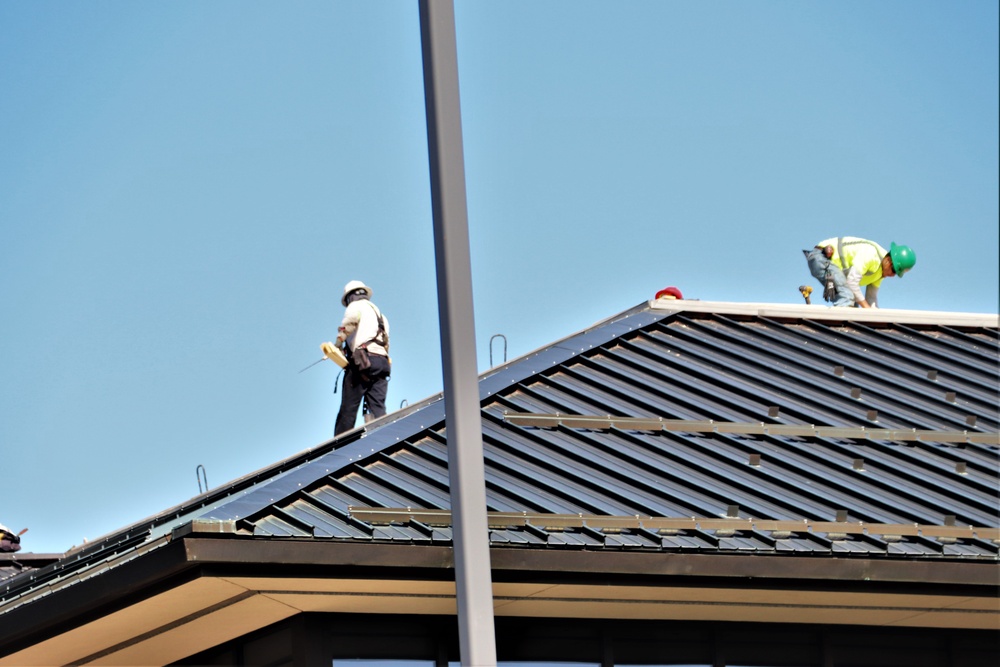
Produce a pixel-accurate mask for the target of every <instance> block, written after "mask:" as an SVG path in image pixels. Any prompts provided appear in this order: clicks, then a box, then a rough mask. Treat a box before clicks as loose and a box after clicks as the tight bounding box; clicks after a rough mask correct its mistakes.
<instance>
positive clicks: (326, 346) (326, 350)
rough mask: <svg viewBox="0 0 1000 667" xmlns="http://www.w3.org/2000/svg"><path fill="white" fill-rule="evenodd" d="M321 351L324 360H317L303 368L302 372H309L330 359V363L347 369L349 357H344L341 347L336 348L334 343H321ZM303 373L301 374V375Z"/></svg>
mask: <svg viewBox="0 0 1000 667" xmlns="http://www.w3.org/2000/svg"><path fill="white" fill-rule="evenodd" d="M319 349H320V350H322V351H323V358H322V359H317V360H316V361H314V362H312V363H311V364H309V365H308V366H306V367H305V368H303V369H302V371H307V370H309V369H310V368H312V367H313V366H315V365H316V364H318V363H319V362H321V361H325V360H326V359H329V360H330V361H332V362H333V363H335V364H337V365H338V366H340V367H341V368H347V357H345V356H344V353H343V352H342V351H341V350H340V348H339V347H334V345H333V343H321V344H320V346H319ZM302 371H299V372H300V373H301V372H302Z"/></svg>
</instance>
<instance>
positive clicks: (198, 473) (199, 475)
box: [194, 463, 208, 494]
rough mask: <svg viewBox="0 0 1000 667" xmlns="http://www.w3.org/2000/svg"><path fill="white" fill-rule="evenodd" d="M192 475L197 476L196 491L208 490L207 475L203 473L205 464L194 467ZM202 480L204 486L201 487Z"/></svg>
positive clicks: (203, 491)
mask: <svg viewBox="0 0 1000 667" xmlns="http://www.w3.org/2000/svg"><path fill="white" fill-rule="evenodd" d="M194 476H195V477H197V478H198V493H199V494H201V493H205V492H206V491H208V475H207V474H206V473H205V466H203V465H202V464H200V463H199V464H198V467H197V468H195V469H194ZM202 480H204V482H205V488H204V489H202V488H201V483H202Z"/></svg>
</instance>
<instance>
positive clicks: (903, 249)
mask: <svg viewBox="0 0 1000 667" xmlns="http://www.w3.org/2000/svg"><path fill="white" fill-rule="evenodd" d="M889 256H890V257H892V270H893V271H895V272H896V275H897V276H899V277H900V278H902V277H903V274H904V273H906V272H907V271H909V270H910V269H912V268H913V265H914V264H916V263H917V255H916V253H914V252H913V249H912V248H910V246H908V245H896V244H895V243H890V244H889Z"/></svg>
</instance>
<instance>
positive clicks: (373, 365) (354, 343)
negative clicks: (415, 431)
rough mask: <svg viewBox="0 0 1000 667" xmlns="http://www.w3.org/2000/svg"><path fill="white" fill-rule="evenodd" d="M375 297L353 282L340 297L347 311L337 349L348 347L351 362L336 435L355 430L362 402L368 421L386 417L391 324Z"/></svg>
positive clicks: (338, 416)
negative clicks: (376, 303) (377, 304)
mask: <svg viewBox="0 0 1000 667" xmlns="http://www.w3.org/2000/svg"><path fill="white" fill-rule="evenodd" d="M371 296H372V289H371V288H370V287H368V286H367V285H365V284H364V283H363V282H361V281H360V280H352V281H351V282H349V283H347V285H345V286H344V294H343V296H341V298H340V302H341V303H342V304H343V305H344V306H345V307H346V309H347V310H345V311H344V319H343V321H342V322H341V323H340V328H339V329H338V330H337V346H338V347H339V346H341V345H343V346H344V356H346V357H347V361H348V363H347V368H346V369H345V371H344V382H343V385H342V387H343V395H342V397H341V399H340V412H339V413H337V425H336V427H335V428H334V434H335V435H340V434H341V433H343V432H344V431H349V430H351V429H352V428H354V421H355V420H356V419H357V416H358V407H359V406H360V405H361V401H362V400H364V401H365V406H366V408H367V414H366V416H365V420H366V421H368V420H369V419H374V418H376V417H381V416H382V415H384V414H385V397H386V393H387V392H388V389H389V373H390V372H391V363H390V361H389V321H388V319H386V317H385V316H384V315H382V312H381V311H380V310H379V309H378V308H377V307H376V306H375V304H374V303H372V302H371ZM327 344H328V343H327Z"/></svg>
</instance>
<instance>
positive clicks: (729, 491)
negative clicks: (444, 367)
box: [0, 301, 1000, 600]
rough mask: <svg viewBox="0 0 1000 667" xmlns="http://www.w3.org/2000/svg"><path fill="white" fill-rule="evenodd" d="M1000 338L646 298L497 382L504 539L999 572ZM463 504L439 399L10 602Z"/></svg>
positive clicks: (495, 466)
mask: <svg viewBox="0 0 1000 667" xmlns="http://www.w3.org/2000/svg"><path fill="white" fill-rule="evenodd" d="M998 343H1000V335H998V326H997V317H996V316H993V315H988V316H980V315H964V314H948V313H926V312H914V311H890V310H881V311H876V312H868V311H865V312H861V311H858V310H856V309H831V308H824V307H819V306H813V307H806V306H799V307H791V306H771V305H766V304H747V305H743V306H739V305H734V304H712V303H707V302H686V301H685V302H681V301H659V302H652V303H644V304H640V305H639V306H637V307H635V308H633V309H630V310H628V311H626V312H624V313H622V314H620V315H617V316H615V317H612V318H610V319H608V320H606V321H604V322H601V323H598V324H596V325H594V326H593V327H591V328H589V329H587V330H584V331H582V332H579V333H577V334H574V335H572V336H569V337H567V338H565V339H563V340H561V341H558V342H556V343H554V344H552V345H550V346H547V347H544V348H541V349H539V350H536V351H534V352H532V353H530V354H528V355H525V356H524V357H521V358H519V359H516V360H513V361H511V362H509V363H506V364H504V365H503V366H500V367H497V368H494V369H492V370H490V371H489V372H487V373H485V374H483V375H482V376H481V377H480V397H481V404H482V410H483V412H482V420H483V445H484V454H485V460H486V461H485V462H486V484H487V501H488V505H489V507H488V509H489V511H490V540H491V544H492V545H493V547H495V548H538V549H573V550H598V551H599V550H612V551H629V550H633V551H643V552H649V553H718V554H723V553H725V554H739V555H745V556H753V555H756V554H768V555H780V556H788V557H809V558H812V557H819V556H837V557H843V558H854V557H860V558H884V559H927V560H935V561H948V560H953V561H966V562H967V561H982V560H989V561H997V560H998V546H1000V534H998V527H1000V509H998V508H1000V436H998V435H997V433H998V428H1000V388H998V377H1000V355H998ZM577 416H585V417H590V418H592V419H591V420H589V421H587V420H582V421H581V420H579V419H577V420H576V421H574V418H575V417H577ZM519 419H520V420H521V421H518V420H519ZM532 420H534V421H532ZM792 427H795V428H792ZM782 428H785V430H784V431H782ZM796 429H797V430H796ZM794 433H797V434H794ZM448 509H449V493H448V471H447V429H446V426H445V423H444V407H443V401H442V400H441V397H440V396H435V397H431V398H430V399H427V400H425V401H423V402H421V403H419V404H415V405H412V406H409V407H408V408H406V409H404V410H401V411H399V412H396V413H393V414H390V415H388V416H386V417H384V418H382V419H380V420H378V421H376V422H373V423H371V424H369V425H367V427H362V428H358V429H356V430H355V431H352V432H349V433H347V434H345V435H344V436H342V437H341V438H339V439H336V440H333V441H331V442H329V443H326V444H324V445H322V446H320V447H317V448H315V449H313V450H309V451H307V452H304V453H301V454H299V455H297V456H295V457H293V458H290V459H287V460H285V461H282V462H280V463H278V464H275V466H272V467H271V468H268V469H265V470H262V471H258V472H256V473H254V474H252V475H249V476H247V477H245V478H243V479H240V480H237V481H235V482H233V483H231V484H229V485H226V486H225V487H221V488H218V489H214V490H212V491H211V492H209V493H207V494H205V495H203V496H200V497H198V498H195V499H193V500H192V501H190V502H189V503H186V504H184V505H181V506H179V507H176V508H173V509H171V510H168V511H166V512H164V513H163V514H161V515H159V516H157V517H152V518H151V519H148V520H146V521H144V522H142V523H140V524H137V525H135V526H131V527H129V528H127V529H125V530H123V531H121V532H119V533H116V534H113V535H110V536H108V537H106V538H103V539H101V540H98V541H96V542H94V543H91V545H89V546H88V547H86V548H85V549H81V550H78V551H75V552H71V553H69V554H67V555H66V556H65V557H64V558H63V559H62V560H61V561H59V562H58V563H55V564H53V565H50V566H48V567H46V568H42V569H40V570H37V571H35V573H34V574H33V575H32V577H31V578H30V581H28V580H27V577H26V576H25V575H23V574H22V575H20V576H16V577H13V578H12V579H10V580H7V581H4V582H2V584H0V600H2V599H6V600H10V599H11V598H12V597H16V596H18V595H21V594H24V593H26V592H28V591H30V590H31V589H32V588H37V587H39V586H42V585H45V584H46V583H50V582H52V581H55V580H58V579H60V578H64V577H67V576H69V575H71V574H72V573H74V572H78V571H80V570H83V569H86V568H88V567H96V566H98V565H101V564H106V563H109V562H112V561H114V560H115V559H121V558H125V557H128V555H129V554H130V553H133V552H135V551H136V550H140V549H143V548H150V547H151V546H152V545H153V544H154V543H155V542H156V541H157V540H161V539H164V538H166V537H169V535H170V534H171V532H172V531H175V530H178V529H181V528H182V527H184V526H188V529H189V530H190V529H191V526H194V530H197V531H224V532H236V533H242V534H245V535H251V534H252V535H254V536H258V537H262V538H292V539H296V538H297V539H313V540H317V539H318V540H348V541H357V542H386V543H406V544H434V545H448V544H449V543H450V540H451V528H450V525H449V520H450V519H449V515H448V512H447V510H448ZM372 510H377V511H374V512H373V511H372ZM435 510H436V511H437V513H435V512H434V511H435Z"/></svg>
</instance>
